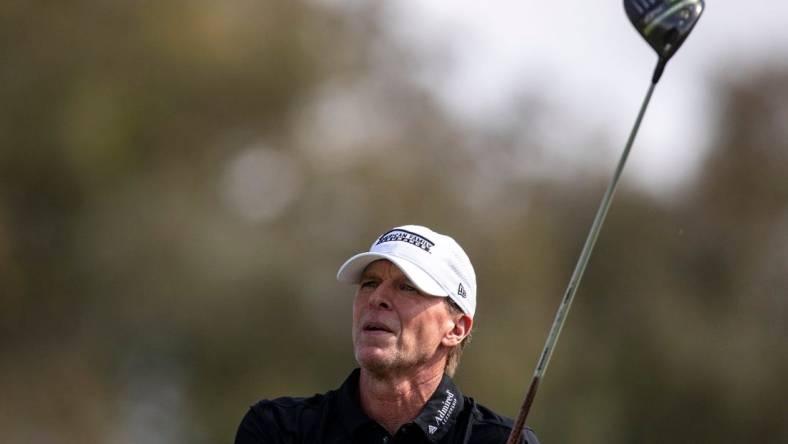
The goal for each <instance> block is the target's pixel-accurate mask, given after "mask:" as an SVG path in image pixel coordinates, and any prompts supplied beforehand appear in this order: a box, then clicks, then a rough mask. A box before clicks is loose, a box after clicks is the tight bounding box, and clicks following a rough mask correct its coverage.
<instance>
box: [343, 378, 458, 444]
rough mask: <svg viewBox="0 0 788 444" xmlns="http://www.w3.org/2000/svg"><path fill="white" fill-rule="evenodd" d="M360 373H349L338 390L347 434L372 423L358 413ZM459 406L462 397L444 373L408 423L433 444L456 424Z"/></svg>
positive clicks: (365, 416)
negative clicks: (417, 412) (422, 405)
mask: <svg viewBox="0 0 788 444" xmlns="http://www.w3.org/2000/svg"><path fill="white" fill-rule="evenodd" d="M360 374H361V370H360V369H355V370H353V372H352V373H351V374H350V376H348V377H347V379H345V382H344V383H342V386H341V387H340V389H339V411H340V412H341V415H340V416H341V421H342V423H343V424H344V426H345V428H346V429H347V430H348V431H349V432H350V433H351V434H353V433H355V432H356V430H357V429H358V428H359V427H361V426H363V425H365V424H367V423H369V422H372V419H370V418H369V416H367V415H366V414H365V413H364V411H363V410H361V405H360V404H359V401H358V381H359V375H360ZM463 404H464V398H463V395H462V393H461V392H460V389H459V388H457V386H456V385H455V384H454V381H452V379H451V378H450V377H449V376H448V375H445V374H444V375H443V378H442V379H441V382H440V384H438V388H437V389H436V390H435V392H434V393H433V394H432V396H431V397H430V399H429V400H427V403H426V404H425V405H424V408H422V409H421V412H420V413H419V415H418V416H416V418H415V419H414V420H413V421H412V423H413V424H415V425H416V426H418V428H419V429H420V430H421V431H422V432H423V433H424V436H425V437H426V438H427V440H428V441H430V442H432V443H436V442H438V441H439V440H440V439H441V438H443V437H444V436H445V435H446V433H447V432H448V431H449V430H451V428H452V427H453V426H454V424H455V423H456V422H457V417H458V416H459V415H460V412H461V411H462V409H463Z"/></svg>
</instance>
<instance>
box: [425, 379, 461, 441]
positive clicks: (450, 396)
mask: <svg viewBox="0 0 788 444" xmlns="http://www.w3.org/2000/svg"><path fill="white" fill-rule="evenodd" d="M456 407H457V397H456V396H455V395H454V393H452V392H451V391H449V390H446V399H444V400H443V405H441V409H440V410H438V415H437V416H435V423H436V424H438V427H440V426H442V425H444V424H446V421H448V420H449V417H450V416H451V414H452V412H454V409H455V408H456ZM436 430H437V427H436ZM430 434H432V432H430Z"/></svg>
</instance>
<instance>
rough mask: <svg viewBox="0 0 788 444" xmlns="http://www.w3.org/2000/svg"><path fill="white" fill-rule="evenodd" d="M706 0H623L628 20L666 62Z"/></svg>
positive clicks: (690, 27)
mask: <svg viewBox="0 0 788 444" xmlns="http://www.w3.org/2000/svg"><path fill="white" fill-rule="evenodd" d="M704 7H705V4H704V2H703V0H624V9H625V10H626V12H627V16H628V17H629V21H631V22H632V24H633V25H634V26H635V29H637V31H638V32H639V33H640V35H642V36H643V38H644V39H646V41H647V42H648V44H649V45H651V47H652V48H654V51H656V52H657V55H659V59H660V62H662V63H663V64H665V63H667V61H668V60H670V58H671V57H673V54H675V53H676V51H678V49H679V47H680V46H681V44H682V43H684V40H685V39H686V38H687V36H688V35H689V33H690V31H692V28H693V27H694V26H695V23H697V22H698V19H699V18H700V15H701V13H703V9H704Z"/></svg>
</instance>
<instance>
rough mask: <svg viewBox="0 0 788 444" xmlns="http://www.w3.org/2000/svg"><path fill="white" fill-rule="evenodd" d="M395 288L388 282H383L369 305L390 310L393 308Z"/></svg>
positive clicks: (370, 299)
mask: <svg viewBox="0 0 788 444" xmlns="http://www.w3.org/2000/svg"><path fill="white" fill-rule="evenodd" d="M393 289H394V288H393V286H392V285H391V284H390V283H388V282H381V283H380V285H378V287H377V288H375V291H373V292H372V294H371V295H370V296H369V305H370V306H372V307H375V308H381V309H384V310H388V309H390V308H391V298H392V296H393Z"/></svg>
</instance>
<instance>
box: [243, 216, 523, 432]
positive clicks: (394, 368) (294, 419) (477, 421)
mask: <svg viewBox="0 0 788 444" xmlns="http://www.w3.org/2000/svg"><path fill="white" fill-rule="evenodd" d="M337 279H338V280H339V281H340V282H343V283H348V284H355V285H357V289H356V294H355V297H354V299H353V351H354V354H355V357H356V361H357V362H358V365H359V368H357V369H355V370H353V372H352V373H351V374H350V376H348V377H347V379H346V380H345V382H344V383H342V385H341V386H340V387H339V388H338V389H336V390H333V391H329V392H328V393H325V394H322V395H315V396H312V397H310V398H290V397H285V398H278V399H273V400H263V401H260V402H258V403H257V404H256V405H254V406H252V407H251V408H250V409H249V411H248V412H247V414H246V416H245V417H244V418H243V420H242V422H241V424H240V426H239V427H238V432H237V434H236V437H235V443H236V444H262V443H265V444H275V443H293V444H294V443H310V444H311V443H316V444H317V443H325V444H328V443H380V444H393V443H429V444H444V443H445V444H450V443H451V444H454V443H457V444H477V443H485V444H487V443H496V444H497V443H501V444H503V443H505V442H506V439H507V437H508V436H509V432H510V431H511V427H512V421H511V420H509V419H508V418H504V417H501V416H499V415H497V414H495V413H494V412H492V411H491V410H489V409H487V408H485V407H483V406H482V405H480V404H478V403H477V402H476V401H474V400H473V398H470V397H468V396H465V395H463V394H462V392H460V389H459V388H458V387H457V386H456V385H455V384H454V382H452V379H451V377H452V375H453V374H454V371H455V370H456V369H457V365H458V364H459V362H460V355H461V354H462V350H463V347H464V346H465V344H466V343H467V342H468V339H469V338H470V335H471V329H472V328H473V315H474V312H475V310H476V275H475V273H474V271H473V266H472V265H471V262H470V260H469V259H468V256H467V255H466V254H465V252H464V251H463V250H462V248H461V247H460V246H459V245H458V244H457V242H455V241H454V239H452V238H450V237H448V236H444V235H442V234H438V233H436V232H434V231H432V230H430V229H429V228H426V227H422V226H417V225H407V226H402V227H398V228H394V229H393V230H390V231H388V232H386V233H384V234H382V235H381V236H380V237H378V238H377V239H376V240H375V242H374V243H373V244H372V246H371V247H370V250H369V251H368V252H365V253H361V254H357V255H355V256H353V257H351V258H350V259H349V260H348V261H347V262H345V263H344V264H343V265H342V267H340V269H339V272H338V273H337ZM523 435H524V441H523V442H527V443H529V444H538V440H537V439H536V436H535V435H534V434H533V432H532V431H531V430H526V431H525V433H524V434H523Z"/></svg>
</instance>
